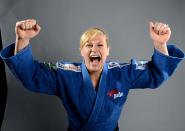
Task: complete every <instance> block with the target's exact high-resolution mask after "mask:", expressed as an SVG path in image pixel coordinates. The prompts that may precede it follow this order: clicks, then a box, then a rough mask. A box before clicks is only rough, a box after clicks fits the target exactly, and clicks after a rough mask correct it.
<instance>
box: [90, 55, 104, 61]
mask: <svg viewBox="0 0 185 131" xmlns="http://www.w3.org/2000/svg"><path fill="white" fill-rule="evenodd" d="M89 58H90V61H91V62H95V61H97V62H100V59H101V58H100V56H99V55H91V56H90V57H89Z"/></svg>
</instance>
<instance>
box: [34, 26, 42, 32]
mask: <svg viewBox="0 0 185 131" xmlns="http://www.w3.org/2000/svg"><path fill="white" fill-rule="evenodd" d="M34 30H36V31H38V32H39V31H40V30H41V27H40V26H39V25H38V24H36V25H35V27H34Z"/></svg>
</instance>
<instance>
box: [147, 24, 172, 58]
mask: <svg viewBox="0 0 185 131" xmlns="http://www.w3.org/2000/svg"><path fill="white" fill-rule="evenodd" d="M149 26H150V27H149V28H150V37H151V39H152V40H153V43H154V47H155V48H156V49H157V50H159V51H160V52H161V53H163V54H166V55H168V51H167V42H168V40H169V39H170V36H171V29H170V27H169V26H168V25H167V24H164V23H161V22H155V23H153V22H150V23H149Z"/></svg>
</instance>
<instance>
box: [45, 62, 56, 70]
mask: <svg viewBox="0 0 185 131" xmlns="http://www.w3.org/2000/svg"><path fill="white" fill-rule="evenodd" d="M44 65H46V66H47V67H48V68H49V69H51V70H57V67H56V65H55V64H52V63H46V62H44Z"/></svg>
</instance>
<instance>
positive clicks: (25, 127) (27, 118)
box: [0, 0, 185, 131]
mask: <svg viewBox="0 0 185 131" xmlns="http://www.w3.org/2000/svg"><path fill="white" fill-rule="evenodd" d="M27 18H34V19H36V20H37V21H38V23H39V24H40V25H41V27H42V31H41V32H40V34H39V36H37V37H36V38H35V39H33V40H32V41H31V43H32V48H33V52H34V55H35V57H36V58H37V59H39V60H40V61H46V62H49V61H50V62H56V61H57V60H59V59H63V60H65V61H76V62H78V61H81V57H80V53H79V50H78V49H79V38H80V35H81V34H82V32H83V31H84V30H85V29H87V28H89V27H92V26H98V27H102V28H103V29H105V31H106V32H107V33H108V34H109V37H110V43H111V52H110V57H109V59H110V60H117V61H122V62H123V61H124V62H128V61H129V60H130V59H131V58H136V59H146V60H150V57H151V55H152V53H153V45H152V41H151V40H150V37H149V32H148V22H149V21H162V22H166V23H167V24H169V25H170V27H171V29H172V36H171V39H170V42H172V43H175V44H176V45H177V46H178V47H180V48H181V49H182V50H184V51H185V27H184V23H185V1H183V0H0V26H1V28H2V39H3V44H4V46H7V45H8V44H10V43H12V42H14V41H15V34H14V26H15V23H16V21H19V20H23V19H27ZM6 69H7V68H6ZM6 72H7V78H8V89H9V92H8V100H7V108H6V114H5V119H4V123H3V127H2V131H63V130H66V129H67V126H68V122H67V115H66V112H65V110H64V108H63V105H62V103H61V101H60V100H59V99H58V98H57V97H55V96H48V95H43V94H39V93H33V92H30V91H28V90H26V89H25V88H23V86H22V85H21V83H20V82H18V81H17V80H16V79H15V77H14V76H13V75H12V73H11V72H10V71H9V70H8V69H7V70H6ZM184 77H185V62H183V63H182V64H181V65H180V66H179V69H178V70H177V71H176V72H175V74H174V75H173V76H172V77H171V78H170V79H169V80H168V81H167V82H166V83H164V84H163V85H162V86H161V87H160V88H158V89H156V90H151V89H145V90H132V91H131V92H130V94H129V96H128V100H127V102H126V105H125V108H124V110H123V112H122V115H121V117H120V120H119V126H120V130H121V131H122V130H125V131H184V130H185V101H184V100H185V87H184V85H185V78H184Z"/></svg>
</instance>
